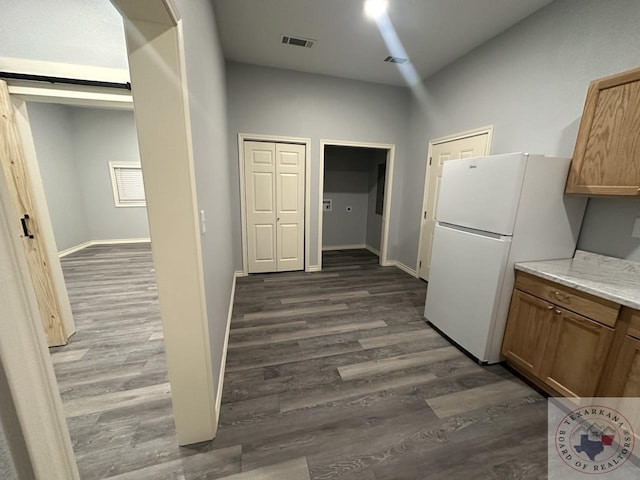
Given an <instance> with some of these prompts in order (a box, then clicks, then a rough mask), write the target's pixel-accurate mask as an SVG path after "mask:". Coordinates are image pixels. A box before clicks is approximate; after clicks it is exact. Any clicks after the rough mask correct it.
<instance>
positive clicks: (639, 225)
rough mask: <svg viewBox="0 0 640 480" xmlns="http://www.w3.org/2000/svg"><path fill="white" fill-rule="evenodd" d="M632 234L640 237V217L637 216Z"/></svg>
mask: <svg viewBox="0 0 640 480" xmlns="http://www.w3.org/2000/svg"><path fill="white" fill-rule="evenodd" d="M631 236H632V237H634V238H640V218H636V223H634V224H633V232H631Z"/></svg>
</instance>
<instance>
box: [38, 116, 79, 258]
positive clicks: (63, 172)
mask: <svg viewBox="0 0 640 480" xmlns="http://www.w3.org/2000/svg"><path fill="white" fill-rule="evenodd" d="M27 108H28V112H29V121H30V123H31V130H32V132H33V140H34V143H35V146H36V153H37V156H38V163H39V166H40V174H41V176H42V184H43V185H44V192H45V196H46V199H47V206H48V207H49V215H50V216H51V223H52V225H53V233H54V236H55V239H56V244H57V247H58V251H60V250H64V249H67V248H70V247H73V246H74V245H80V244H81V243H84V242H87V241H89V240H91V235H90V233H89V223H88V220H87V212H86V209H85V200H84V195H83V193H82V191H83V188H82V181H81V177H80V173H79V172H78V168H77V166H76V161H75V153H74V148H73V126H72V122H71V112H70V110H69V109H68V108H67V107H63V106H61V105H53V104H45V103H30V104H28V107H27Z"/></svg>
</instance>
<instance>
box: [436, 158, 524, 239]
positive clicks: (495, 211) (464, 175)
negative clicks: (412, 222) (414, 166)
mask: <svg viewBox="0 0 640 480" xmlns="http://www.w3.org/2000/svg"><path fill="white" fill-rule="evenodd" d="M527 158H528V157H527V155H525V154H522V153H510V154H507V155H494V156H490V157H477V158H464V159H460V160H450V161H448V162H445V164H444V166H443V170H442V184H441V186H440V195H439V197H438V208H437V211H436V219H437V220H438V221H439V222H444V223H450V224H453V225H461V226H464V227H468V228H473V229H476V230H483V231H485V232H494V233H499V234H501V235H512V234H513V228H514V224H515V219H516V213H517V211H518V202H519V200H520V192H521V190H522V183H523V181H524V174H525V170H526V166H527Z"/></svg>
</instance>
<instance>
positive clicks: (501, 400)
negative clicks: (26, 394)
mask: <svg viewBox="0 0 640 480" xmlns="http://www.w3.org/2000/svg"><path fill="white" fill-rule="evenodd" d="M323 260H324V269H323V271H322V272H320V273H302V272H293V273H283V274H264V275H252V276H249V277H247V278H241V279H238V282H237V287H236V298H235V303H234V312H233V319H232V324H231V335H230V340H229V351H228V358H227V368H226V374H225V380H224V390H223V404H222V409H221V414H220V428H219V431H218V435H217V437H216V439H215V440H214V441H212V442H206V443H203V444H200V445H196V446H193V447H191V448H179V447H177V446H176V440H175V430H174V426H173V417H172V415H171V406H170V399H169V387H168V383H167V377H166V366H165V364H164V350H163V346H162V334H161V326H160V321H159V317H158V307H157V299H156V290H155V286H154V280H153V271H152V265H151V257H150V252H149V249H148V246H147V245H135V246H130V245H129V246H119V247H113V246H112V247H91V248H88V249H85V250H83V251H82V252H78V253H76V254H73V255H71V256H69V257H66V258H65V259H64V260H63V269H64V272H65V277H66V279H67V281H68V288H69V293H70V297H71V300H72V307H73V309H74V314H75V317H76V322H77V324H78V333H77V334H76V336H74V337H73V338H72V341H71V342H70V344H69V345H68V346H66V347H63V348H59V349H55V352H54V353H53V358H54V362H55V367H56V374H57V376H58V379H59V383H60V390H61V393H62V396H63V401H64V404H65V409H66V411H67V415H68V417H69V419H68V422H69V427H70V431H71V436H72V440H73V443H74V449H75V451H76V455H77V458H78V464H79V467H80V471H81V475H82V478H83V479H99V478H117V479H147V478H148V479H154V480H157V479H216V478H224V479H234V480H241V479H274V480H275V479H283V480H297V479H341V480H385V479H412V480H413V479H423V478H425V479H427V478H428V479H441V478H442V479H445V478H447V479H466V478H474V479H492V480H500V479H537V478H546V451H547V450H546V402H545V400H544V398H542V397H541V396H540V395H539V394H538V393H536V392H535V391H534V390H532V389H531V388H529V387H528V386H526V385H524V384H522V383H521V382H520V381H519V380H517V379H516V378H515V377H513V376H512V375H511V374H510V373H509V372H508V371H506V370H505V369H503V368H502V367H501V366H490V367H480V366H478V365H477V364H475V363H474V362H473V361H472V360H470V359H469V358H467V357H466V356H465V355H463V354H462V353H460V352H459V351H458V350H457V349H456V348H455V347H453V346H451V345H450V344H449V343H448V342H447V341H446V340H445V339H443V338H442V337H440V336H439V335H438V334H437V333H436V332H435V331H434V330H433V329H431V328H430V327H429V326H428V325H426V324H425V323H424V321H423V318H422V310H423V305H424V298H425V293H426V284H425V283H424V282H422V281H420V280H416V279H414V278H412V277H410V276H409V275H407V274H405V273H404V272H402V271H400V270H398V269H396V268H395V267H380V266H379V265H378V264H377V260H378V259H377V257H374V256H373V255H372V254H370V253H369V252H367V251H364V250H363V251H360V250H358V251H345V252H327V253H325V254H324V259H323Z"/></svg>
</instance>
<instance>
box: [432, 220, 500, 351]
mask: <svg viewBox="0 0 640 480" xmlns="http://www.w3.org/2000/svg"><path fill="white" fill-rule="evenodd" d="M510 247H511V239H510V238H509V237H507V238H500V237H491V236H485V235H479V234H477V233H471V232H468V231H461V230H458V229H455V228H449V227H445V226H442V225H437V226H436V231H435V235H434V242H433V256H432V260H431V274H430V276H429V284H428V286H427V300H426V306H425V317H426V319H427V320H429V321H430V322H431V323H433V324H434V325H435V326H436V327H438V328H439V329H440V330H441V331H442V332H444V333H445V334H446V335H447V336H449V337H450V338H451V339H452V340H453V341H454V342H456V343H457V344H458V345H460V346H461V347H462V348H464V349H465V350H467V351H468V352H469V353H471V354H472V355H473V356H474V357H476V358H477V359H478V360H480V361H483V362H488V361H492V362H494V361H497V357H496V355H494V353H495V352H489V351H488V349H489V345H490V343H491V342H490V340H491V338H492V336H493V334H494V332H493V330H494V326H495V322H496V315H497V312H498V306H499V300H500V294H501V292H502V283H503V281H504V277H505V272H506V266H507V261H508V256H509V249H510ZM498 357H499V355H498Z"/></svg>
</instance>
